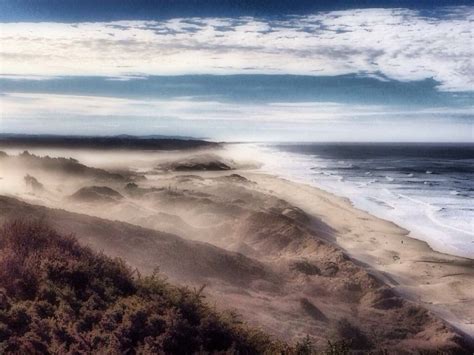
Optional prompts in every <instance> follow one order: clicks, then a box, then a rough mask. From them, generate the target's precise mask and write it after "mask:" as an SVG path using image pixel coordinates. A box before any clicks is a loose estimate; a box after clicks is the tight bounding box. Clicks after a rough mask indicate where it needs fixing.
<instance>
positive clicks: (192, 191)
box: [0, 145, 473, 353]
mask: <svg viewBox="0 0 474 355" xmlns="http://www.w3.org/2000/svg"><path fill="white" fill-rule="evenodd" d="M41 149H42V148H34V147H31V148H30V151H31V153H20V154H18V152H15V151H14V150H11V149H10V150H7V153H6V154H2V157H1V158H0V167H2V169H1V177H2V179H3V180H1V181H2V191H1V194H2V195H3V196H2V197H0V222H2V223H7V222H8V221H11V220H14V219H18V218H20V219H22V218H23V219H24V218H28V219H29V220H41V221H43V222H44V223H47V224H48V225H49V226H50V227H51V228H54V229H55V230H56V231H58V232H59V233H61V234H65V235H68V234H74V235H75V237H76V238H77V239H78V241H79V243H80V244H82V245H87V246H89V247H91V248H92V249H94V250H97V251H102V252H104V253H105V254H106V255H108V256H111V257H120V258H122V259H123V260H124V261H125V262H126V263H127V264H128V265H130V266H131V267H133V268H136V269H137V270H138V271H139V272H140V273H141V274H142V275H150V274H152V273H153V272H154V270H156V268H157V267H158V268H159V270H160V272H161V273H162V274H163V276H166V277H167V278H168V279H169V281H170V282H173V283H176V284H180V285H188V286H190V287H195V288H197V289H199V288H200V287H201V286H203V285H205V288H204V294H205V295H206V296H207V298H208V300H209V302H211V304H215V305H216V307H217V309H218V310H220V311H225V310H233V311H235V312H237V313H238V314H240V315H241V316H242V318H243V319H244V320H245V321H246V322H249V324H251V325H253V326H257V327H262V329H263V330H264V331H265V332H267V333H268V334H271V335H272V336H273V337H275V338H276V339H281V340H283V341H286V342H289V343H290V344H295V342H297V341H301V340H302V339H304V338H305V337H306V336H307V335H308V336H309V339H310V340H311V343H312V344H313V345H312V346H314V347H315V349H325V347H326V346H327V341H328V340H330V341H333V342H334V343H335V344H346V345H344V346H349V347H350V348H352V349H358V350H364V351H367V350H376V349H391V350H393V351H402V350H406V349H425V350H427V349H431V350H433V349H444V350H445V351H448V352H453V353H454V352H460V353H462V351H464V350H465V349H468V348H469V346H470V345H469V337H468V336H467V335H466V334H465V330H466V329H469V328H468V327H469V326H468V325H467V324H464V323H462V322H460V323H456V322H455V321H454V318H452V317H446V319H448V320H449V321H452V322H453V324H455V325H456V327H458V326H459V328H454V327H453V326H452V325H450V324H448V323H446V322H445V321H443V320H441V318H438V316H439V315H440V314H443V313H442V312H441V311H440V309H438V308H436V307H434V308H433V309H432V311H434V312H435V313H434V314H432V313H431V312H429V311H427V310H426V309H425V308H424V307H423V305H420V304H418V303H414V302H411V301H409V300H408V299H407V297H405V291H404V289H403V288H399V287H398V286H396V283H392V281H390V279H389V278H387V277H386V276H385V274H384V273H379V272H377V271H376V270H374V269H370V268H369V269H367V268H366V267H365V266H364V265H361V264H360V263H358V262H357V261H355V260H354V259H353V258H352V256H350V255H349V254H347V252H345V251H344V250H342V249H341V248H340V247H339V246H338V245H337V243H336V240H337V239H338V238H339V235H340V233H341V231H344V230H346V227H345V226H343V225H342V224H339V223H343V222H342V221H345V220H350V219H355V218H357V219H359V218H360V219H361V221H362V218H367V217H362V216H359V215H358V213H359V212H356V211H352V210H351V208H350V207H348V206H346V207H336V206H337V204H338V203H339V202H336V201H332V202H329V205H325V203H328V202H324V201H331V200H328V199H327V198H326V197H324V196H320V195H318V193H317V192H316V193H315V194H313V193H312V192H310V191H306V192H305V191H299V188H298V187H294V186H292V185H289V184H290V183H289V182H288V183H287V185H286V186H285V185H284V184H285V183H284V182H283V181H279V180H278V179H276V178H274V179H275V180H268V179H272V178H271V177H268V176H266V175H260V174H259V173H258V170H256V169H257V167H258V166H259V163H258V161H256V158H257V156H256V154H255V152H254V151H252V150H251V151H246V150H245V149H243V150H242V149H239V147H236V146H223V145H220V146H218V147H217V148H214V149H205V150H203V149H197V150H189V149H185V150H181V151H172V152H170V151H165V150H155V151H147V150H130V151H124V150H118V151H114V150H104V151H101V150H97V149H95V150H81V149H79V150H74V149H69V150H65V149H57V150H52V149H51V150H50V153H51V154H52V155H53V156H56V157H54V158H51V157H46V156H42V155H40V153H39V152H41ZM65 152H69V153H71V154H72V155H73V156H74V157H75V158H61V157H58V154H63V153H65ZM102 155H103V156H102ZM101 156H102V157H101ZM81 157H83V158H84V160H85V161H88V164H91V165H92V164H93V166H88V165H85V164H84V163H83V160H78V159H79V158H81ZM23 159H26V162H27V163H21V161H22V160H23ZM31 160H33V161H34V162H35V164H33V165H31V164H29V163H28V162H30V161H31ZM51 161H53V162H54V163H53V164H52V163H50V162H51ZM64 163H67V164H73V166H76V165H77V166H81V167H82V168H81V169H67V170H61V169H57V165H58V164H59V165H60V166H61V165H62V164H64ZM6 166H8V169H3V167H6ZM181 166H183V167H186V168H185V169H183V170H182V171H180V169H170V167H181ZM215 166H218V167H219V169H214V167H215ZM222 167H225V169H222ZM229 167H231V168H232V170H230V171H229V170H228V168H229ZM211 168H212V169H211ZM84 169H86V171H87V172H90V173H87V174H84ZM109 169H111V170H109ZM106 173H107V174H110V176H107V175H106ZM116 175H118V176H120V178H116V177H115V176H116ZM24 177H28V178H27V179H26V180H25V179H24ZM33 178H34V179H35V181H36V182H37V183H38V184H42V188H41V189H33V188H32V183H31V181H32V179H33ZM15 179H17V180H15ZM266 179H267V180H266ZM27 181H28V182H29V183H26V182H27ZM280 184H282V185H280ZM7 185H8V186H7ZM273 189H275V190H273ZM275 191H280V192H279V193H278V195H276V192H275ZM283 191H286V192H287V193H288V194H290V195H291V196H292V198H300V197H301V196H304V199H305V200H307V199H308V197H309V196H310V199H313V200H314V199H316V200H319V199H321V200H320V203H322V206H323V207H322V208H323V210H324V211H329V212H330V213H331V215H334V216H335V215H337V213H335V214H333V212H332V209H334V208H336V209H337V208H341V209H340V210H339V214H342V215H341V216H343V217H341V221H340V222H338V223H335V222H331V223H328V221H327V219H326V218H327V217H326V216H325V215H321V214H319V215H318V214H314V213H313V214H310V213H307V212H306V211H305V209H303V208H300V207H299V206H297V205H295V204H293V203H290V202H288V200H287V199H286V198H282V196H281V195H280V193H281V192H283ZM5 195H9V196H8V197H7V196H5ZM334 204H335V205H334ZM344 211H346V212H344ZM323 213H325V212H323ZM344 213H346V215H344ZM366 223H367V226H364V225H361V227H360V228H366V229H364V231H365V232H364V233H367V234H368V235H369V236H375V235H378V234H379V233H383V234H387V233H388V234H391V235H393V238H402V239H403V240H404V243H408V244H409V243H411V242H410V241H409V239H407V237H406V235H405V234H404V232H403V231H400V230H399V229H398V228H396V227H394V226H391V225H389V224H386V222H380V221H372V220H369V219H367V222H366ZM372 229H373V230H375V231H376V233H377V234H373V233H374V232H371V230H372ZM354 233H356V232H354ZM359 233H360V232H359ZM401 245H407V244H401ZM401 258H403V260H405V259H404V257H403V256H401ZM384 260H388V261H390V262H395V260H396V259H395V258H389V259H384ZM453 260H454V261H452V262H453V264H452V265H451V264H448V265H446V266H444V267H445V268H447V269H446V271H443V272H461V273H462V270H467V269H469V268H472V267H473V265H471V264H469V263H467V264H463V262H462V261H461V259H459V260H458V259H456V258H454V259H453ZM388 261H386V262H388ZM423 270H425V269H424V267H423ZM459 277H460V278H461V277H462V276H459ZM429 280H431V279H429ZM463 280H464V282H466V287H467V288H468V287H469V281H468V279H463ZM465 292H466V290H465V289H464V288H461V289H460V290H459V294H453V304H451V303H450V304H449V306H446V307H447V308H444V309H449V310H450V311H452V312H455V311H456V307H457V306H455V304H457V303H456V300H459V298H462V297H466V295H465ZM354 310H356V311H354ZM401 324H402V327H403V329H402V328H400V327H401ZM420 334H423V335H422V336H421V335H420ZM341 346H342V345H341Z"/></svg>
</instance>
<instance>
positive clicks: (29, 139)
mask: <svg viewBox="0 0 474 355" xmlns="http://www.w3.org/2000/svg"><path fill="white" fill-rule="evenodd" d="M217 146H219V144H218V143H215V142H209V141H205V140H202V139H196V138H190V137H176V136H171V137H167V136H159V135H150V136H130V135H118V136H72V135H71V136H67V135H65V136H62V135H23V134H0V147H4V148H19V147H31V148H74V149H137V150H180V149H196V148H212V147H217Z"/></svg>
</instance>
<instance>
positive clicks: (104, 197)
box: [70, 186, 123, 202]
mask: <svg viewBox="0 0 474 355" xmlns="http://www.w3.org/2000/svg"><path fill="white" fill-rule="evenodd" d="M70 198H71V199H73V200H79V201H85V202H116V201H117V200H121V199H122V198H123V196H122V195H121V194H120V193H119V192H117V191H115V190H114V189H111V188H110V187H107V186H86V187H82V188H81V189H79V190H78V191H76V192H75V193H74V194H73V195H71V196H70Z"/></svg>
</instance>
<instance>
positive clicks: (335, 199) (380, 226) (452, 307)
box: [239, 171, 474, 339]
mask: <svg viewBox="0 0 474 355" xmlns="http://www.w3.org/2000/svg"><path fill="white" fill-rule="evenodd" d="M239 173H241V174H242V175H244V176H245V177H247V178H248V179H251V180H253V181H256V182H257V184H258V185H259V186H265V188H264V189H263V190H266V192H267V193H271V194H273V195H274V196H276V197H279V198H282V199H284V200H286V201H288V202H289V203H291V204H293V205H295V206H296V207H298V208H301V209H302V210H304V211H305V212H306V213H308V214H309V215H311V216H312V217H315V218H317V219H320V220H321V221H322V222H324V223H326V224H328V225H329V226H331V227H332V228H334V230H335V233H334V235H333V237H334V239H333V241H332V242H333V244H334V245H335V246H337V247H339V248H341V249H343V250H344V251H345V252H347V253H348V254H349V256H350V257H351V258H353V259H354V261H355V262H360V263H362V264H363V267H365V268H366V269H367V270H368V271H369V272H370V271H371V272H372V273H374V274H375V275H377V276H379V277H381V278H382V281H384V282H385V283H387V284H388V285H390V286H392V287H394V288H395V290H396V291H397V292H398V293H399V294H400V295H401V296H403V297H405V298H407V299H409V300H412V301H415V302H418V303H419V304H421V305H423V306H424V307H426V308H428V309H429V310H430V311H432V312H433V313H435V314H436V315H438V316H439V317H440V318H442V319H444V320H445V321H447V322H448V323H449V324H451V325H453V326H454V327H456V328H457V329H459V330H460V331H462V332H463V333H465V334H466V335H468V336H470V337H471V339H473V338H474V295H472V290H473V289H474V260H472V259H469V258H464V257H459V256H455V255H450V254H445V253H441V252H438V251H435V250H434V249H432V248H431V247H430V245H429V244H428V243H427V242H425V241H423V240H420V239H417V238H414V237H413V236H411V232H410V231H409V230H407V229H405V228H403V227H400V226H398V225H397V224H396V223H394V222H392V221H388V220H384V219H382V218H380V217H377V216H374V215H373V214H371V213H369V212H367V211H364V210H361V209H359V208H357V207H356V206H354V205H353V203H352V201H351V200H350V199H349V198H347V197H343V196H338V195H336V194H333V193H332V192H328V191H326V190H323V189H321V188H318V187H315V186H313V185H309V184H305V183H302V182H294V181H291V180H289V179H287V178H283V177H280V176H278V175H274V174H269V173H267V172H241V171H240V172H239ZM341 217H342V218H341ZM341 219H342V222H341ZM362 233H365V234H366V235H365V236H364V235H362Z"/></svg>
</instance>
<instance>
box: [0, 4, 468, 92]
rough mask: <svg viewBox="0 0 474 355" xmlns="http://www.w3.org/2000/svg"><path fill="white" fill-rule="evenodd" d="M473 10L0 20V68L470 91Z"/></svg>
mask: <svg viewBox="0 0 474 355" xmlns="http://www.w3.org/2000/svg"><path fill="white" fill-rule="evenodd" d="M473 9H474V8H472V7H465V8H453V9H451V10H449V11H448V10H445V11H444V13H443V14H442V15H443V16H440V17H437V18H434V17H432V18H431V17H423V16H422V15H420V14H419V13H418V12H416V11H411V10H405V9H366V10H352V11H339V12H329V13H319V14H315V15H310V16H294V17H287V18H285V19H283V20H265V19H255V18H248V17H245V18H237V19H230V18H189V19H172V20H168V21H120V22H111V23H77V24H63V23H3V24H1V25H0V26H1V30H0V43H1V47H0V73H1V74H4V75H20V76H42V75H45V76H58V75H105V76H114V77H120V78H124V77H126V76H127V75H134V76H142V75H175V74H190V73H193V74H194V73H196V74H200V73H210V74H234V73H242V72H245V73H268V74H275V73H277V74H282V73H286V74H306V75H338V74H351V73H369V74H371V73H372V74H376V75H378V74H377V73H381V74H382V75H384V76H386V77H388V78H391V79H395V80H402V81H409V80H419V79H425V78H434V79H435V80H437V81H439V82H440V89H442V90H447V91H465V90H474V68H473V62H472V57H473V55H474V53H473V52H474V50H473V48H474V46H473V37H472V21H473V20H474V10H473Z"/></svg>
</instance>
